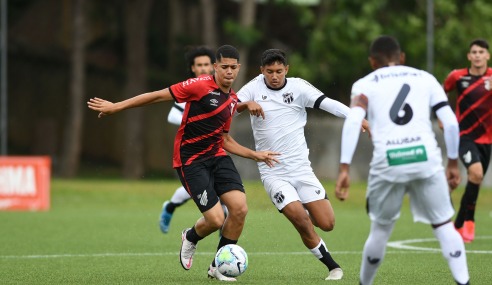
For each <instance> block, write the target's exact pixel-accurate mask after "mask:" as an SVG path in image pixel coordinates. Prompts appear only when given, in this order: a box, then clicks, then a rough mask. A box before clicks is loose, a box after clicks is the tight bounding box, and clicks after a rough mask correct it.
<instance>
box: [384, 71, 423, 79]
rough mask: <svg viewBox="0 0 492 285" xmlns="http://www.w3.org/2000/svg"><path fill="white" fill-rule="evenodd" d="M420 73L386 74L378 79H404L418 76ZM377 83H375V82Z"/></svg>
mask: <svg viewBox="0 0 492 285" xmlns="http://www.w3.org/2000/svg"><path fill="white" fill-rule="evenodd" d="M420 75H421V74H420V72H406V71H404V72H400V73H394V72H391V73H388V74H380V75H379V77H380V78H381V80H383V79H387V78H392V77H404V76H420ZM376 82H377V81H376Z"/></svg>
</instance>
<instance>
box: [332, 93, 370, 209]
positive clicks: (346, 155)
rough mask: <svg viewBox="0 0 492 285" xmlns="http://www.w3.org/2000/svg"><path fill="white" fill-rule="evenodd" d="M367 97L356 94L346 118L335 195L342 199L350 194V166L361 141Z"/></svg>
mask: <svg viewBox="0 0 492 285" xmlns="http://www.w3.org/2000/svg"><path fill="white" fill-rule="evenodd" d="M367 103H368V100H367V97H366V96H364V95H362V94H361V95H359V96H356V97H355V98H354V99H353V100H352V109H351V110H350V113H349V115H348V116H347V118H346V119H345V123H344V124H343V130H342V155H341V158H340V172H339V174H338V179H337V183H336V185H335V195H336V197H337V198H338V199H340V200H342V201H343V200H345V199H347V198H348V195H349V186H350V175H349V168H350V163H351V162H352V157H353V156H354V152H355V148H356V147H357V142H358V141H359V134H360V132H359V129H360V128H361V125H362V121H363V120H364V117H365V116H366V110H367Z"/></svg>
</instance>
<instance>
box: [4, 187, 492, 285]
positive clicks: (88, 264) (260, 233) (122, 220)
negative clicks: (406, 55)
mask: <svg viewBox="0 0 492 285" xmlns="http://www.w3.org/2000/svg"><path fill="white" fill-rule="evenodd" d="M178 183H179V182H178V181H142V182H132V181H121V180H54V181H53V183H52V208H51V210H50V211H48V212H39V213H28V212H1V213H0V283H1V284H12V283H29V284H94V283H106V284H108V283H132V284H134V283H144V284H154V283H155V284H157V283H160V284H210V282H218V281H216V280H214V281H211V280H210V279H207V273H206V271H207V268H208V265H209V264H210V262H211V261H212V258H213V252H215V249H216V246H217V242H218V234H213V235H211V236H209V237H207V238H206V239H204V240H203V241H201V242H200V243H199V245H198V250H197V255H196V256H195V259H194V263H193V268H192V269H191V270H190V271H184V270H183V269H182V268H181V265H180V264H179V257H178V255H177V254H178V252H179V248H180V245H181V240H180V237H181V235H180V234H181V231H182V230H183V229H184V228H186V227H191V226H192V225H193V224H194V223H195V221H196V220H197V219H198V218H199V217H200V213H199V212H198V210H197V209H196V206H195V205H194V204H193V202H189V203H187V204H185V205H184V206H183V207H181V208H178V209H177V210H176V212H175V216H174V218H173V221H172V223H171V231H170V232H169V233H168V234H166V235H164V234H162V233H161V232H160V230H159V227H158V216H159V214H160V211H161V206H162V202H163V201H164V200H166V199H169V198H170V197H171V195H172V193H173V192H174V190H175V189H176V188H177V187H178V186H179V184H178ZM245 186H246V191H247V198H248V205H249V214H248V216H247V220H246V225H245V228H244V232H243V235H242V237H241V239H240V240H239V245H241V246H242V247H243V248H244V249H245V250H246V252H248V254H249V267H248V270H247V271H246V272H245V273H244V275H242V276H240V277H239V278H238V281H239V282H241V283H244V284H301V283H302V284H321V283H323V282H330V283H333V282H335V283H340V284H358V275H359V269H360V262H361V251H362V248H363V245H364V242H365V239H366V238H367V235H368V233H369V226H370V223H369V219H368V217H367V215H366V213H365V198H364V194H365V184H354V185H353V186H352V188H351V196H350V197H349V200H348V201H345V202H339V201H337V200H336V199H335V198H334V194H333V192H334V183H333V182H329V183H325V187H326V189H327V192H328V195H329V196H330V197H332V199H331V202H332V204H333V208H334V210H335V215H336V226H335V230H334V231H333V232H329V233H325V232H320V235H321V237H322V238H323V239H324V240H325V242H326V244H327V246H328V249H329V250H330V251H331V252H332V255H333V257H334V258H335V260H336V261H337V262H338V263H339V264H340V265H341V266H342V268H343V270H344V274H345V275H344V279H343V280H341V281H324V278H325V277H327V276H328V272H327V269H326V268H325V267H324V265H322V264H321V262H319V261H318V260H316V258H315V257H314V256H313V255H311V253H310V252H309V251H308V250H307V249H306V248H305V247H304V245H303V244H302V242H301V240H300V238H299V236H298V234H297V232H296V231H295V230H294V228H293V227H292V226H291V225H290V224H289V222H288V221H287V220H286V219H285V218H284V217H283V216H282V215H281V214H279V213H278V212H277V210H276V208H275V207H274V206H273V204H272V203H271V202H270V200H269V199H268V197H267V195H266V194H265V192H264V190H263V187H262V185H261V183H259V182H248V183H245ZM462 193H463V189H462V188H461V189H458V190H457V191H455V192H454V193H453V195H452V196H453V201H454V203H455V205H457V204H458V202H459V199H460V198H461V194H462ZM443 202H444V201H443ZM476 223H477V229H476V235H477V237H478V239H477V240H475V241H474V242H473V243H471V244H467V245H466V248H467V250H469V251H488V253H468V254H467V258H468V266H469V270H470V275H471V283H472V284H491V283H492V270H491V266H492V191H491V190H490V189H482V192H481V193H480V197H479V202H478V205H477V213H476ZM433 237H434V236H433V234H432V230H431V228H430V226H427V225H423V224H414V223H413V221H412V217H411V214H410V210H409V207H408V201H406V202H405V204H404V207H403V209H402V216H401V218H400V220H399V221H398V222H397V223H396V227H395V230H394V233H393V235H392V237H391V239H390V241H402V240H409V239H425V238H433ZM410 245H413V246H418V247H425V248H438V247H439V245H438V243H437V242H436V241H431V242H422V243H413V244H410ZM387 252H388V253H387V255H386V258H385V260H384V262H383V264H382V266H381V267H380V269H379V272H378V274H377V276H376V279H375V284H455V283H454V281H453V279H452V277H451V274H450V272H449V270H448V267H447V263H446V261H445V260H444V258H443V257H442V255H441V253H440V252H438V251H415V250H406V249H398V248H391V247H388V249H387Z"/></svg>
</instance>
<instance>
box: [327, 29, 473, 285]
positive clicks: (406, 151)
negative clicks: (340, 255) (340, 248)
mask: <svg viewBox="0 0 492 285" xmlns="http://www.w3.org/2000/svg"><path fill="white" fill-rule="evenodd" d="M369 61H370V64H371V66H372V68H373V69H374V70H375V71H374V72H372V73H370V74H369V75H367V76H366V77H364V78H362V79H360V80H358V81H357V82H355V83H354V85H353V87H352V96H351V97H352V103H351V110H350V113H349V115H348V117H347V119H345V124H344V126H343V131H342V154H341V159H340V163H341V165H340V173H339V175H338V180H337V183H336V189H335V193H336V196H337V197H338V198H339V199H340V200H342V201H343V200H345V199H346V198H347V197H348V193H349V192H348V189H349V185H350V176H349V166H350V162H351V160H352V157H353V154H354V151H355V148H356V146H357V141H358V140H359V131H358V130H359V128H360V125H361V123H362V120H363V119H364V117H365V116H366V114H367V115H368V120H369V122H370V126H371V131H372V142H373V144H374V151H373V158H372V162H371V164H370V167H371V168H370V171H369V179H368V186H367V194H366V197H367V211H368V214H369V218H370V219H371V221H372V223H371V231H370V233H369V237H368V238H367V241H366V243H365V245H364V251H363V254H362V267H361V269H360V284H363V285H367V284H372V282H373V280H374V276H375V275H376V271H377V269H378V267H379V265H380V264H381V262H382V261H383V258H384V254H385V251H386V243H387V242H388V240H389V238H390V235H391V232H392V231H393V226H394V224H395V221H396V220H397V219H398V218H399V216H400V208H401V205H402V202H403V197H404V196H405V194H408V196H409V198H410V208H411V210H412V214H413V219H414V221H415V222H422V223H426V224H431V225H432V228H433V232H434V235H435V237H436V238H437V240H438V241H439V244H440V245H441V250H442V254H443V256H444V258H445V259H446V260H447V262H448V265H449V268H450V269H451V273H452V275H453V277H454V279H455V280H456V282H457V283H458V284H469V279H470V277H469V275H468V266H467V263H466V253H465V245H464V243H463V240H462V239H461V236H460V235H459V233H458V232H457V231H456V229H455V228H454V226H453V223H452V222H451V218H452V217H453V214H454V209H453V206H452V204H451V198H450V194H449V190H448V189H449V188H448V187H450V188H451V189H454V188H456V187H457V186H458V184H459V183H460V181H461V176H460V172H459V170H458V160H457V159H458V146H459V128H458V122H457V121H456V117H455V116H454V114H453V111H452V109H451V107H450V106H449V103H448V99H447V97H446V94H445V93H444V91H443V89H442V87H441V86H440V84H439V83H438V81H437V80H436V78H435V77H434V76H432V75H431V74H429V73H427V72H425V71H422V70H418V69H415V68H412V67H408V66H403V64H404V61H405V54H404V53H402V52H401V51H400V45H399V43H398V41H397V40H396V39H395V38H393V37H390V36H380V37H378V38H377V39H375V40H374V41H373V42H372V44H371V47H370V57H369ZM431 109H432V110H433V111H434V112H435V113H436V115H437V117H438V118H439V119H440V120H441V121H442V122H443V124H444V126H443V128H444V140H445V143H446V150H447V156H448V166H447V168H446V170H444V168H443V166H442V158H441V150H440V149H439V147H438V145H437V141H436V139H435V135H434V132H433V131H432V127H431V126H432V123H431V121H430V115H431V114H430V110H431Z"/></svg>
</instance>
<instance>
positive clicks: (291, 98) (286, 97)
mask: <svg viewBox="0 0 492 285" xmlns="http://www.w3.org/2000/svg"><path fill="white" fill-rule="evenodd" d="M282 97H283V98H284V103H286V104H290V103H292V102H294V94H293V93H292V92H289V93H284V94H282Z"/></svg>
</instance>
